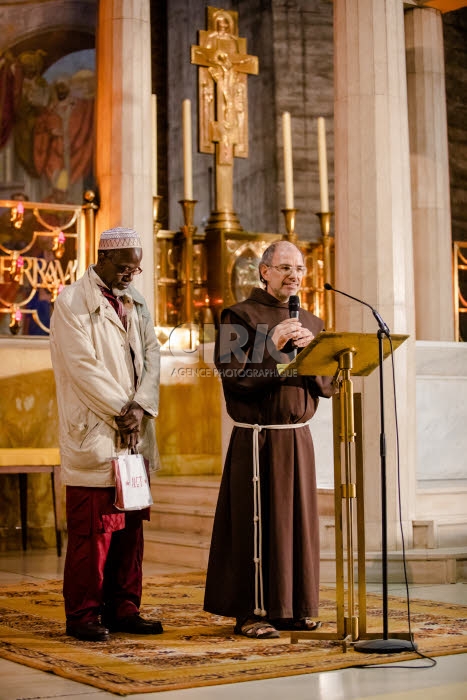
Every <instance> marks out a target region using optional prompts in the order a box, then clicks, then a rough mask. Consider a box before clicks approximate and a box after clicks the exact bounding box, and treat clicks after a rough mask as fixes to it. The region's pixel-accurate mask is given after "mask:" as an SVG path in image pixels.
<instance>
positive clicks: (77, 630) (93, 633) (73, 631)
mask: <svg viewBox="0 0 467 700" xmlns="http://www.w3.org/2000/svg"><path fill="white" fill-rule="evenodd" d="M66 633H67V634H68V635H69V636H70V637H75V638H76V639H80V640H81V641H83V642H106V641H107V640H108V639H109V630H108V629H107V627H104V626H103V625H100V624H99V623H98V622H73V623H71V622H70V623H67V626H66Z"/></svg>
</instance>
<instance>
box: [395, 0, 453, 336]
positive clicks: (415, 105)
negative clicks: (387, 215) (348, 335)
mask: <svg viewBox="0 0 467 700" xmlns="http://www.w3.org/2000/svg"><path fill="white" fill-rule="evenodd" d="M405 36H406V61H407V93H408V103H409V138H410V169H411V180H412V220H413V244H414V269H415V273H414V276H415V317H416V329H417V339H418V340H454V303H453V293H452V236H451V206H450V193H449V160H448V135H447V115H446V90H445V76H444V72H445V69H444V45H443V24H442V18H441V12H439V10H435V9H432V8H415V9H410V10H408V11H407V12H406V14H405Z"/></svg>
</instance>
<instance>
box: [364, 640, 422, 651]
mask: <svg viewBox="0 0 467 700" xmlns="http://www.w3.org/2000/svg"><path fill="white" fill-rule="evenodd" d="M353 648H354V649H355V651H360V652H362V653H364V654H400V653H402V652H404V651H417V645H416V644H415V642H411V641H410V640H408V639H365V640H362V641H360V642H355V643H354V644H353Z"/></svg>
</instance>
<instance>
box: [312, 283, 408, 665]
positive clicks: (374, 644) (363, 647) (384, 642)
mask: <svg viewBox="0 0 467 700" xmlns="http://www.w3.org/2000/svg"><path fill="white" fill-rule="evenodd" d="M324 287H325V289H332V291H333V292H337V293H339V294H343V295H344V296H346V297H349V298H350V299H353V300H354V301H358V302H359V303H360V304H363V305H364V306H368V308H369V309H371V311H372V313H373V316H374V317H375V319H376V321H377V323H378V333H377V337H378V364H379V412H380V438H379V454H380V471H381V558H382V562H381V565H382V583H383V638H382V639H378V638H374V639H365V640H361V641H358V642H355V643H354V649H355V650H356V651H360V652H364V653H375V654H399V653H400V652H403V651H415V650H416V648H417V647H416V645H415V644H414V642H413V641H412V640H408V639H394V638H391V639H390V638H389V631H388V540H387V490H386V434H385V425H384V380H383V360H384V352H383V338H384V336H386V337H387V338H388V339H389V338H390V337H391V332H390V330H389V328H388V326H387V325H386V323H385V322H384V321H383V319H382V318H381V316H380V314H379V313H378V311H377V310H376V309H374V308H373V307H372V306H371V305H370V304H368V303H367V302H366V301H362V300H361V299H358V298H357V297H353V296H351V295H350V294H347V293H346V292H341V291H340V290H338V289H334V287H332V286H331V285H330V284H328V283H326V284H325V285H324Z"/></svg>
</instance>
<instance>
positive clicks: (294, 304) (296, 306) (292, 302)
mask: <svg viewBox="0 0 467 700" xmlns="http://www.w3.org/2000/svg"><path fill="white" fill-rule="evenodd" d="M299 310H300V297H299V296H297V294H292V296H290V297H289V317H290V318H298V312H299ZM282 352H285V353H287V354H288V355H289V354H292V357H296V356H297V348H296V347H295V345H294V343H293V341H292V340H288V341H287V343H286V345H285V346H284V347H283V348H282Z"/></svg>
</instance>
